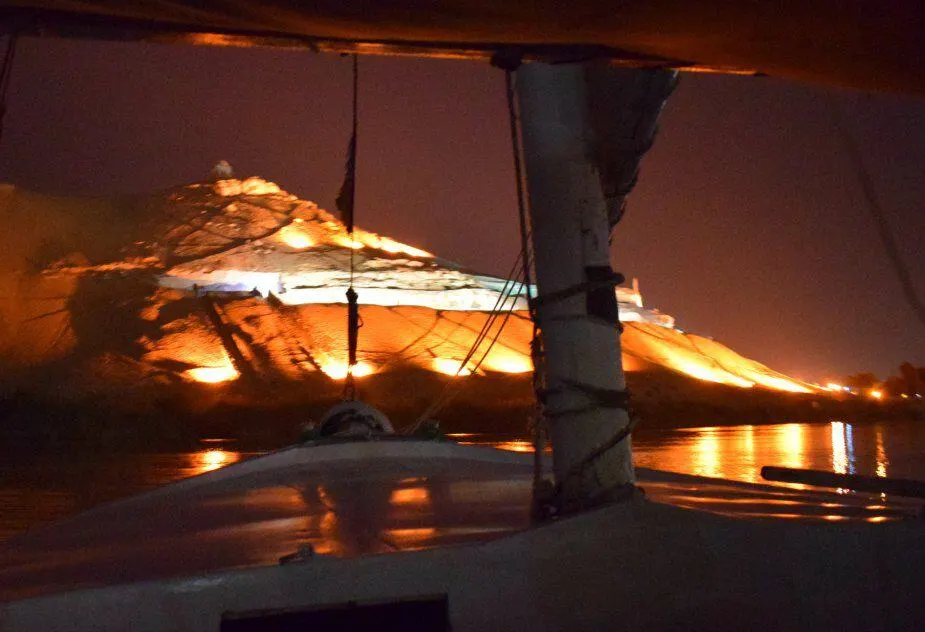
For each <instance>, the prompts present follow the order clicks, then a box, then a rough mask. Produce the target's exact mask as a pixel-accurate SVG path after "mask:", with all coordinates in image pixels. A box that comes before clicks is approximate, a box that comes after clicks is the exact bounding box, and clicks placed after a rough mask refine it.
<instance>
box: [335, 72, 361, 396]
mask: <svg viewBox="0 0 925 632" xmlns="http://www.w3.org/2000/svg"><path fill="white" fill-rule="evenodd" d="M358 87H359V68H358V57H357V55H356V54H354V55H353V125H352V133H351V135H350V146H349V148H348V150H347V174H346V176H345V177H344V185H343V187H342V188H341V193H340V195H339V196H338V199H337V202H338V206H342V208H341V212H342V214H343V215H342V217H343V219H344V223H345V224H346V227H347V239H348V240H349V243H348V246H349V247H348V249H349V250H350V285H349V287H348V288H347V376H346V380H345V381H344V393H343V398H344V399H347V400H350V399H356V381H355V379H354V375H353V371H354V368H355V367H356V363H357V338H358V336H359V330H360V307H359V304H358V303H357V298H358V297H357V293H356V290H354V289H353V278H354V271H355V264H354V248H353V245H354V241H353V216H354V210H355V199H356V155H357V118H358V117H357V114H358V97H357V95H358V92H359V90H358Z"/></svg>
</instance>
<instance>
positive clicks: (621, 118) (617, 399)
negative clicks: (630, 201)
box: [517, 63, 677, 513]
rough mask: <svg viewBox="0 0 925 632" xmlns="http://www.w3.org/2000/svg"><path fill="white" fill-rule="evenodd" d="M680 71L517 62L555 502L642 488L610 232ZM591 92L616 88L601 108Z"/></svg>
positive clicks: (581, 503) (596, 499)
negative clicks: (633, 443)
mask: <svg viewBox="0 0 925 632" xmlns="http://www.w3.org/2000/svg"><path fill="white" fill-rule="evenodd" d="M676 78H677V73H675V72H673V71H662V70H626V69H617V68H611V67H607V66H601V65H599V64H556V65H548V64H541V63H532V64H527V65H524V66H522V67H521V68H520V69H519V70H518V71H517V92H518V97H519V109H520V115H521V117H520V124H521V132H522V144H523V153H524V159H525V167H526V179H527V189H528V193H529V206H530V219H531V223H532V239H533V248H534V251H535V265H536V281H537V287H538V291H539V295H538V297H537V299H536V301H535V303H536V308H537V320H538V324H539V330H540V335H541V337H542V344H543V348H544V353H545V363H544V364H545V368H546V372H547V375H546V376H545V382H546V388H545V391H544V392H543V399H544V404H545V414H546V419H547V422H548V424H549V429H550V435H551V439H552V444H553V454H554V457H553V458H554V471H555V476H556V490H557V493H556V496H555V498H554V499H553V503H554V505H555V507H556V509H557V511H559V512H564V513H570V512H574V511H580V510H581V509H583V508H587V507H592V506H596V505H599V504H603V503H607V502H611V501H613V500H617V499H619V498H621V497H626V496H628V495H630V494H631V493H632V491H633V489H634V487H633V484H634V482H635V476H634V473H633V459H632V451H631V447H630V438H629V433H630V431H631V423H630V416H629V404H628V394H627V392H626V381H625V379H624V375H623V368H622V365H621V354H620V324H619V320H618V318H617V301H616V297H615V295H614V289H613V288H614V286H615V285H616V284H618V283H619V282H620V281H621V280H622V277H621V276H620V275H618V274H615V273H614V272H613V271H612V269H611V266H610V239H609V237H610V231H611V228H612V226H613V224H614V223H616V221H618V220H619V217H620V215H621V214H622V208H623V202H624V198H625V196H626V194H627V193H629V191H630V189H631V188H632V186H633V184H634V183H635V177H636V172H637V169H638V164H639V161H640V159H641V158H642V155H643V154H644V153H645V151H646V150H647V149H648V148H649V147H650V146H651V143H652V137H653V135H654V133H655V120H656V119H657V117H658V114H659V112H660V111H661V109H662V106H663V104H664V102H665V99H666V98H667V97H668V95H669V94H670V92H671V90H672V89H673V87H674V85H675V82H676ZM592 92H594V93H604V94H607V95H608V100H607V101H606V102H604V103H602V102H601V100H600V99H596V100H595V102H594V110H592V109H591V102H592V101H591V99H590V98H589V96H590V94H591V93H592Z"/></svg>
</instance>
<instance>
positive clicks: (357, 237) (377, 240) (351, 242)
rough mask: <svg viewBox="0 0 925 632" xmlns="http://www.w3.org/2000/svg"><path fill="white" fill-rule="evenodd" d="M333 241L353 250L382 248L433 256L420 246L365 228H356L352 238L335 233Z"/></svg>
mask: <svg viewBox="0 0 925 632" xmlns="http://www.w3.org/2000/svg"><path fill="white" fill-rule="evenodd" d="M334 243H336V244H338V245H339V246H343V247H344V248H353V249H354V250H359V249H361V248H375V249H376V250H382V251H384V252H388V253H389V254H404V255H408V256H409V257H415V258H417V259H430V258H432V257H433V255H432V254H430V253H429V252H427V251H426V250H421V249H420V248H415V247H414V246H409V245H408V244H403V243H401V242H399V241H395V240H394V239H389V238H388V237H382V236H380V235H377V234H376V233H370V232H367V231H365V230H357V231H356V232H355V233H354V234H353V239H351V238H350V236H349V235H345V234H340V235H335V236H334Z"/></svg>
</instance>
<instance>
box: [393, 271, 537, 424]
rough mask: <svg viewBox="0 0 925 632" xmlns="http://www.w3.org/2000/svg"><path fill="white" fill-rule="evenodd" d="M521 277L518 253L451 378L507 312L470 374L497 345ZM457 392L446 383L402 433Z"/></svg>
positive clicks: (455, 385) (454, 385)
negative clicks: (503, 312)
mask: <svg viewBox="0 0 925 632" xmlns="http://www.w3.org/2000/svg"><path fill="white" fill-rule="evenodd" d="M518 266H520V272H519V273H518V274H517V277H516V278H515V276H514V275H515V271H516V270H517V269H518ZM522 275H523V266H521V254H520V253H518V255H517V258H516V259H515V260H514V265H512V266H511V270H510V272H509V273H508V276H507V279H506V280H505V282H504V287H502V289H501V292H499V294H498V298H497V299H496V300H495V304H494V306H492V308H491V311H490V312H489V315H488V318H486V319H485V322H484V323H483V324H482V327H481V329H480V330H479V332H478V334H477V335H476V338H475V340H474V341H473V343H472V345H471V346H470V348H469V351H468V352H467V353H466V356H465V357H464V358H463V360H462V361H461V362H460V363H459V367H457V369H456V373H455V374H454V375H453V376H452V377H453V378H456V377H459V375H460V374H461V373H462V371H463V370H464V369H466V368H467V365H468V363H469V361H470V360H471V359H472V357H473V356H474V355H475V354H476V352H477V351H478V349H479V347H480V346H481V345H482V343H483V342H484V341H485V339H486V337H487V336H488V334H489V332H490V331H491V328H492V327H493V326H494V324H495V322H496V321H497V319H498V317H499V316H500V314H501V312H502V311H504V310H505V309H507V315H506V316H505V318H504V320H503V321H502V322H501V326H500V327H499V328H498V330H497V331H496V332H495V334H494V337H493V339H492V342H491V343H490V344H489V347H488V349H487V350H486V352H485V353H484V354H482V357H481V358H480V359H479V361H478V362H477V363H476V364H475V365H473V367H472V368H471V369H470V373H475V372H476V371H477V370H478V369H479V367H480V366H481V365H482V362H484V361H485V358H486V357H487V356H488V352H489V351H491V348H492V347H493V346H494V345H495V342H497V340H498V337H500V335H501V332H502V331H503V329H504V326H505V325H506V324H507V321H508V318H510V315H511V312H513V311H514V308H515V307H516V306H517V296H520V295H521V294H522V293H523V292H524V287H525V284H524V282H523V281H520V287H519V288H517V284H518V280H517V279H519V278H522ZM515 288H516V291H515ZM508 300H510V301H511V305H510V307H507V308H505V307H504V306H505V304H506V303H507V301H508ZM461 389H462V384H461V383H459V382H454V381H452V380H451V381H449V382H447V383H446V384H445V385H444V387H443V389H442V390H441V391H440V393H439V394H438V395H437V397H436V398H435V399H434V401H433V402H432V403H431V404H430V406H428V407H427V409H426V410H424V412H422V413H421V414H420V415H419V416H418V418H417V420H416V421H415V423H414V425H412V426H411V427H410V428H409V429H408V430H407V431H406V433H407V434H411V433H414V432H415V431H416V430H417V429H418V428H420V427H421V424H423V423H424V422H425V421H427V420H428V418H430V416H431V415H433V414H434V413H435V412H437V411H438V410H440V409H441V408H443V407H444V406H446V405H447V404H448V403H449V402H450V401H451V400H452V399H453V398H454V397H455V396H456V395H457V394H458V393H459V391H460V390H461Z"/></svg>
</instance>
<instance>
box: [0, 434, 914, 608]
mask: <svg viewBox="0 0 925 632" xmlns="http://www.w3.org/2000/svg"><path fill="white" fill-rule="evenodd" d="M532 471H533V460H532V455H529V454H517V453H513V452H505V451H500V450H495V449H491V448H483V447H472V446H459V445H456V444H452V443H446V442H439V443H438V442H425V441H414V440H406V439H399V438H395V439H391V440H383V441H372V442H359V443H358V442H345V443H329V444H324V445H319V446H311V445H307V446H304V447H294V448H289V449H285V450H282V451H279V452H275V453H272V454H269V455H266V456H263V457H259V458H255V459H251V460H249V461H245V462H242V463H238V464H235V465H232V466H230V467H227V468H224V469H222V470H218V471H215V472H211V473H208V474H204V475H201V476H197V477H194V478H191V479H187V480H184V481H181V482H178V483H175V484H172V485H168V486H166V487H164V488H161V489H158V490H155V491H153V492H149V493H147V494H142V495H140V496H136V497H133V498H130V499H127V500H123V501H117V502H114V503H110V504H107V505H102V506H100V507H97V508H95V509H93V510H91V511H88V512H85V513H82V514H79V515H77V516H74V517H71V518H67V519H64V520H60V521H57V522H55V523H52V524H49V525H47V526H43V527H40V528H36V529H34V530H32V531H29V532H26V533H25V534H23V535H21V536H18V537H15V538H13V539H11V540H9V541H7V542H3V543H0V601H10V600H15V599H21V598H26V597H34V596H40V595H47V594H53V593H56V592H64V591H69V590H74V589H78V588H92V587H100V586H107V585H112V584H116V583H126V582H140V581H148V580H155V579H163V578H167V577H179V576H191V575H200V574H205V573H212V572H217V571H223V570H230V569H236V568H251V567H259V566H271V565H276V564H279V562H280V559H281V558H283V557H285V556H287V555H292V554H293V553H295V552H296V551H298V550H299V549H300V548H301V549H302V550H303V551H304V550H306V547H307V545H311V548H312V549H313V551H314V554H316V555H330V556H344V557H351V556H360V555H370V554H381V553H390V552H395V551H408V550H416V549H424V548H433V547H445V546H454V545H465V544H472V543H480V542H485V541H488V540H491V539H495V538H499V537H501V536H504V535H508V534H511V533H513V532H517V531H520V530H524V529H527V528H529V526H530V518H529V513H530V511H529V510H530V490H531V479H532ZM638 477H639V483H640V485H641V486H642V487H643V488H644V490H645V491H646V493H647V496H648V497H649V498H650V499H651V500H653V501H655V502H658V503H667V504H672V505H676V506H681V507H686V508H690V509H697V510H704V511H709V512H713V513H720V514H724V515H732V516H742V517H747V518H752V519H791V520H806V521H846V522H852V521H854V522H879V521H884V520H901V519H906V518H913V517H914V516H915V515H916V514H917V512H918V511H919V509H920V506H919V505H918V504H915V503H912V502H909V501H895V500H893V499H889V500H888V501H887V500H886V499H884V498H880V497H877V498H872V497H868V496H861V495H856V494H853V493H826V492H818V491H810V490H801V489H791V488H786V487H772V486H760V485H749V484H745V483H735V482H730V481H723V480H717V479H706V478H699V477H692V476H686V475H680V474H671V473H666V472H658V471H653V470H640V471H639V472H638Z"/></svg>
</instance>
